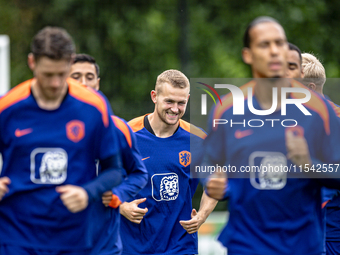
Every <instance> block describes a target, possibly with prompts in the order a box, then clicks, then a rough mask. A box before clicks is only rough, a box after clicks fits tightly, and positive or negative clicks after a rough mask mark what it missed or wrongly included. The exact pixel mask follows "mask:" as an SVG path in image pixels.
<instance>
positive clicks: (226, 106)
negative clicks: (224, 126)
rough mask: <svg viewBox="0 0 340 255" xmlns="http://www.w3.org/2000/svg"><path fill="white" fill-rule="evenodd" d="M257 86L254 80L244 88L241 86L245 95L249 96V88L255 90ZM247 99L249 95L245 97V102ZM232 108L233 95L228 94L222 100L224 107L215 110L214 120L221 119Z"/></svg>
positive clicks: (219, 106)
mask: <svg viewBox="0 0 340 255" xmlns="http://www.w3.org/2000/svg"><path fill="white" fill-rule="evenodd" d="M255 85H256V82H255V81H254V80H252V81H250V82H248V83H246V84H244V85H243V86H241V87H240V89H241V90H242V92H243V95H247V93H248V88H250V87H252V88H254V87H255ZM253 93H254V91H253ZM247 98H248V95H247V96H245V97H244V100H246V99H247ZM232 106H233V96H232V94H231V93H228V94H227V95H226V96H224V97H223V98H222V105H218V106H217V107H216V109H215V110H214V119H220V118H221V116H222V115H223V113H224V112H225V111H227V110H228V109H229V108H230V107H232Z"/></svg>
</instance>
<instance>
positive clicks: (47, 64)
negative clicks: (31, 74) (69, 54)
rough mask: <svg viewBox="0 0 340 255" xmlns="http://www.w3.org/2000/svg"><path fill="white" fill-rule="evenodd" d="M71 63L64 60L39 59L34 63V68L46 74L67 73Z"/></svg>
mask: <svg viewBox="0 0 340 255" xmlns="http://www.w3.org/2000/svg"><path fill="white" fill-rule="evenodd" d="M70 65H71V62H70V61H69V60H66V59H58V60H55V59H51V58H48V57H45V56H43V57H40V58H39V59H38V60H37V61H36V68H38V70H39V71H41V72H48V73H59V72H64V71H66V70H67V71H68V70H69V68H70Z"/></svg>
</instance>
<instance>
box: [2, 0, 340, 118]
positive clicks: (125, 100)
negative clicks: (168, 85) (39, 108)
mask: <svg viewBox="0 0 340 255" xmlns="http://www.w3.org/2000/svg"><path fill="white" fill-rule="evenodd" d="M338 7H339V8H338ZM339 9H340V2H339V1H336V0H325V1H318V0H294V1H293V0H286V1H279V0H271V1H269V0H253V1H246V0H238V1H222V0H209V1H208V0H162V1H156V0H154V1H152V0H144V1H135V0H124V1H123V0H115V1H112V0H11V1H8V0H0V34H7V35H9V36H10V39H11V85H12V86H14V85H16V84H18V83H20V82H22V81H24V80H26V79H29V78H31V77H32V74H31V71H30V70H29V68H28V66H27V63H26V59H27V54H28V53H29V51H30V50H29V49H30V42H31V39H32V37H33V36H34V35H35V34H36V33H37V31H38V30H40V29H41V28H43V27H44V26H46V25H51V26H60V27H64V28H65V29H66V30H67V31H68V32H69V33H70V34H71V35H72V36H73V38H74V40H75V43H76V45H77V52H78V53H88V54H90V55H92V56H94V57H95V58H96V60H97V62H98V63H99V65H100V67H101V75H100V76H101V90H102V91H103V92H104V93H105V94H106V95H107V97H108V98H109V100H110V102H111V105H112V108H113V110H114V112H115V113H116V114H117V115H119V116H121V117H123V118H125V119H127V120H129V119H131V118H133V117H136V116H138V115H141V114H144V113H146V112H151V111H152V110H153V104H152V102H151V100H150V91H151V90H152V89H153V88H154V84H155V81H156V77H157V75H158V74H160V73H161V72H163V71H164V70H166V69H171V68H174V69H179V70H182V71H183V72H184V73H185V74H186V75H187V76H188V77H189V78H190V77H191V78H199V77H205V78H209V77H211V78H212V77H214V78H233V77H235V78H241V77H250V69H249V67H247V66H246V65H245V64H243V62H242V59H241V50H242V37H243V33H244V30H245V28H246V26H247V24H248V23H249V22H250V21H251V20H252V19H254V18H255V17H257V16H261V15H267V16H272V17H274V18H276V19H277V20H278V21H279V22H280V23H281V24H282V25H283V27H284V28H285V30H286V34H287V38H288V40H289V41H290V42H292V43H294V44H296V45H297V46H298V47H300V49H301V50H302V52H312V53H314V54H316V56H317V57H319V58H320V59H321V61H322V63H323V64H324V66H325V68H326V73H327V77H329V78H337V77H339V76H340V70H339V65H340V47H337V46H338V42H339V41H340V34H339V32H337V28H338V27H339V25H340V15H338V10H339ZM325 93H326V94H328V95H330V97H331V99H332V100H334V102H335V103H338V104H339V103H340V89H339V85H338V83H337V82H330V83H329V85H328V86H327V82H326V86H325ZM185 118H186V119H187V118H188V115H187V116H186V117H185Z"/></svg>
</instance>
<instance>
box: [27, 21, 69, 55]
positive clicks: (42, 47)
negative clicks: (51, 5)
mask: <svg viewBox="0 0 340 255" xmlns="http://www.w3.org/2000/svg"><path fill="white" fill-rule="evenodd" d="M31 52H32V53H33V56H34V58H35V59H36V60H38V59H39V58H40V57H43V56H45V57H48V58H51V59H54V60H60V59H66V60H71V58H72V55H73V54H74V53H75V45H74V42H73V40H72V38H71V36H70V35H69V34H68V33H67V32H66V30H65V29H63V28H60V27H45V28H43V29H42V30H40V31H39V32H38V33H37V34H36V35H35V36H34V37H33V40H32V43H31Z"/></svg>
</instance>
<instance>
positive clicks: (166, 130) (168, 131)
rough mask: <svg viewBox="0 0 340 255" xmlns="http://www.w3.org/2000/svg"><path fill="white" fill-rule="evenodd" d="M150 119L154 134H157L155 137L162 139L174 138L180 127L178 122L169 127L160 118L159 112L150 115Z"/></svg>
mask: <svg viewBox="0 0 340 255" xmlns="http://www.w3.org/2000/svg"><path fill="white" fill-rule="evenodd" d="M148 119H149V123H150V126H151V128H152V130H153V132H155V135H156V136H157V137H160V138H167V137H170V136H172V135H173V134H174V133H175V131H176V129H177V128H178V125H179V122H177V123H176V124H175V125H168V124H166V123H164V121H162V120H161V119H160V118H159V116H158V114H157V112H153V113H151V114H150V115H148Z"/></svg>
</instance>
